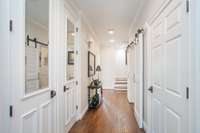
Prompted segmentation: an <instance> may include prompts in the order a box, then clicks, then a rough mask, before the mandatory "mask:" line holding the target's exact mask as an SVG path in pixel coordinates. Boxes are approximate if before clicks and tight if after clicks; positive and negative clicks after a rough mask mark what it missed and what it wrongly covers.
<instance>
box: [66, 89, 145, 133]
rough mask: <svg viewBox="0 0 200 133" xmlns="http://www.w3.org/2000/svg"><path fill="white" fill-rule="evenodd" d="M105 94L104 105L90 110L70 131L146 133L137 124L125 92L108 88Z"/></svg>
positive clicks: (83, 132) (84, 132)
mask: <svg viewBox="0 0 200 133" xmlns="http://www.w3.org/2000/svg"><path fill="white" fill-rule="evenodd" d="M103 95H104V99H103V103H102V105H101V106H100V107H99V108H98V109H97V110H89V111H88V112H87V113H86V115H85V116H84V117H83V119H82V120H80V121H78V122H77V123H76V124H75V125H74V126H73V127H72V129H71V130H70V133H144V132H143V131H142V130H141V129H139V128H138V126H137V123H136V120H135V117H134V113H133V112H134V111H133V105H132V104H129V103H128V100H127V96H126V95H127V94H126V93H125V92H119V91H117V92H116V91H112V90H106V91H104V94H103Z"/></svg>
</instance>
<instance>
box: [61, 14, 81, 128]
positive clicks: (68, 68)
mask: <svg viewBox="0 0 200 133" xmlns="http://www.w3.org/2000/svg"><path fill="white" fill-rule="evenodd" d="M65 27H66V28H65V49H64V53H65V56H64V57H65V58H64V66H65V67H64V73H65V77H64V115H65V130H66V131H69V129H70V128H71V127H70V125H72V123H74V122H75V121H76V119H77V117H76V115H77V109H78V106H77V102H78V101H77V77H76V70H77V68H76V66H77V63H76V59H77V56H76V36H77V33H76V27H75V22H74V21H73V19H72V18H70V17H66V19H65Z"/></svg>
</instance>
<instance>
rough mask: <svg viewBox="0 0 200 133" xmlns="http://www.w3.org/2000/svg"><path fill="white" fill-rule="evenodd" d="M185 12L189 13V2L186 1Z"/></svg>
mask: <svg viewBox="0 0 200 133" xmlns="http://www.w3.org/2000/svg"><path fill="white" fill-rule="evenodd" d="M186 12H187V13H189V12H190V1H189V0H186Z"/></svg>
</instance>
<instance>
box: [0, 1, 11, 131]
mask: <svg viewBox="0 0 200 133" xmlns="http://www.w3.org/2000/svg"><path fill="white" fill-rule="evenodd" d="M0 20H1V21H0V29H1V30H0V36H1V45H0V60H1V64H0V66H1V68H0V73H1V74H0V85H1V87H0V88H1V89H0V90H1V93H0V112H1V113H0V129H1V131H2V132H3V133H9V132H10V117H9V106H10V102H11V93H10V61H9V59H10V41H9V38H10V31H9V20H10V0H6V1H4V0H0Z"/></svg>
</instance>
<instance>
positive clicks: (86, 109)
mask: <svg viewBox="0 0 200 133" xmlns="http://www.w3.org/2000/svg"><path fill="white" fill-rule="evenodd" d="M87 111H88V105H87V106H85V108H84V110H83V111H82V112H80V113H79V117H78V120H81V119H83V117H84V115H85V114H86V113H87Z"/></svg>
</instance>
